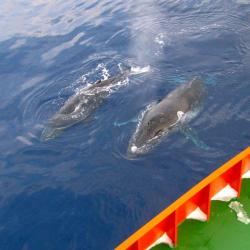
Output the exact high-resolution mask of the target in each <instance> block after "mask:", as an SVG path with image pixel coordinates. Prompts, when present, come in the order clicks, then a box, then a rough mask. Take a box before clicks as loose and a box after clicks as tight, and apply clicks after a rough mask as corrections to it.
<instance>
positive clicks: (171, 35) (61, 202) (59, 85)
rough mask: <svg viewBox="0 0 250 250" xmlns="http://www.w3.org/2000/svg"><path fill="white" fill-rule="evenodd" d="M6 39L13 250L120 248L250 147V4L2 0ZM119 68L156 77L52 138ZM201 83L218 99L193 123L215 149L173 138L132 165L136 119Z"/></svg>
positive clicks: (6, 188)
mask: <svg viewBox="0 0 250 250" xmlns="http://www.w3.org/2000/svg"><path fill="white" fill-rule="evenodd" d="M0 31H1V32H0V79H1V81H0V84H1V85H0V86H1V95H0V139H1V141H0V197H1V199H0V249H1V250H7V249H8V250H19V249H20V250H21V249H22V250H34V249H36V250H64V249H65V250H66V249H67V250H68V249H70V250H71V249H74V250H78V249H79V250H80V249H81V250H85V249H86V250H90V249H103V250H106V249H107V250H110V249H112V248H114V247H115V246H116V245H117V244H119V243H120V242H121V241H122V240H124V239H125V238H126V237H127V236H129V235H130V234H131V233H132V232H134V231H135V230H136V229H138V228H139V227H140V226H142V225H143V224H144V223H145V222H146V221H147V220H149V219H150V218H152V217H153V216H154V215H155V214H156V213H157V212H159V211H160V210H161V209H163V208H164V207H166V206H167V205H169V204H170V203H171V202H173V201H174V200H175V199H176V198H177V197H178V196H179V195H181V194H182V193H183V192H185V191H186V190H187V189H188V188H190V187H191V186H192V185H194V184H195V183H197V182H198V181H199V180H201V179H202V178H203V177H205V176H206V175H207V174H208V173H210V172H211V171H212V170H214V169H215V168H216V167H218V166H219V165H220V164H222V163H223V162H224V161H226V160H227V159H229V158H230V157H231V156H233V155H234V154H236V153H238V152H239V151H241V150H242V149H244V148H245V147H246V146H248V145H249V141H250V70H249V68H250V2H249V0H233V1H230V0H227V1H221V0H218V1H214V0H213V1H212V0H208V1H196V0H192V1H182V0H171V1H153V0H152V1H144V0H138V1H130V0H129V1H122V0H116V1H111V0H103V1H90V0H88V1H86V0H85V1H83V0H70V1H49V0H40V1H28V0H24V1H8V0H2V1H1V3H0ZM119 63H122V64H124V65H133V66H140V67H143V66H146V65H150V67H151V70H150V72H148V73H145V74H141V75H137V76H130V77H129V84H127V85H126V86H124V87H122V88H120V89H119V90H118V91H117V92H116V93H114V94H112V95H111V96H109V97H108V99H107V100H106V101H105V103H104V104H103V105H102V106H101V107H100V108H99V109H98V110H97V111H96V112H95V114H94V115H93V117H92V118H91V119H90V120H89V121H87V122H86V123H81V124H78V125H75V126H73V127H71V128H69V129H68V130H66V131H65V132H64V133H62V134H61V136H60V137H58V138H56V139H54V140H51V141H48V142H42V141H41V140H40V136H41V132H42V130H43V127H44V124H45V123H46V122H47V120H48V119H49V118H50V117H51V116H52V115H53V114H54V113H55V112H56V111H57V110H58V109H59V108H60V107H61V106H62V104H63V103H64V102H65V100H67V98H68V97H69V96H70V95H72V94H73V93H74V92H75V91H76V90H77V89H79V88H81V87H84V86H86V84H88V83H91V82H93V81H95V80H97V79H99V78H103V76H104V75H105V72H106V73H107V72H108V73H109V75H111V76H112V75H114V74H116V73H117V72H119V69H118V64H119ZM194 75H199V76H201V77H202V79H203V80H204V82H205V83H206V87H207V92H208V97H207V99H206V101H205V103H204V108H203V110H202V112H201V113H200V114H199V116H198V117H197V118H196V119H195V120H193V121H192V123H191V124H190V126H191V127H192V128H193V129H194V130H195V131H196V133H197V134H198V136H199V138H200V139H201V140H202V141H203V142H205V143H206V144H207V145H209V147H210V149H209V150H204V149H202V148H199V147H197V146H196V145H195V144H194V143H192V142H191V141H190V140H187V139H186V138H185V137H184V136H183V135H182V134H181V133H175V134H172V135H171V136H169V137H167V138H165V139H164V140H163V141H162V143H161V144H160V145H158V146H157V147H156V148H155V149H154V150H153V151H151V152H149V153H148V154H146V155H144V156H141V157H139V158H138V159H137V160H128V159H127V158H126V150H127V146H128V142H129V139H130V137H131V135H132V134H133V132H134V131H135V127H136V123H134V122H127V121H132V120H133V119H135V118H136V117H137V116H138V114H139V113H140V112H141V111H142V110H143V109H145V107H146V106H147V105H148V104H150V103H152V101H155V100H158V99H160V98H162V97H164V96H165V95H166V94H167V93H168V92H169V91H170V90H172V89H174V88H175V87H177V86H178V85H179V84H180V83H181V82H183V81H185V80H186V79H190V78H191V77H192V76H194ZM117 123H120V124H122V125H121V126H117Z"/></svg>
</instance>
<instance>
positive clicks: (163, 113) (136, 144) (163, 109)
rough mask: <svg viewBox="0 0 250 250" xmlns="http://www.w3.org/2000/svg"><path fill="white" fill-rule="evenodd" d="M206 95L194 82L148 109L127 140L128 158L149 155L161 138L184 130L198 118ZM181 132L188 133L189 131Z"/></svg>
mask: <svg viewBox="0 0 250 250" xmlns="http://www.w3.org/2000/svg"><path fill="white" fill-rule="evenodd" d="M205 93H206V91H205V88H204V85H203V83H202V81H201V80H200V79H199V78H193V79H192V80H191V81H189V82H187V83H184V84H182V85H180V86H178V87H177V88H176V89H175V90H173V91H172V92H170V93H169V94H168V95H167V96H166V97H165V98H164V99H163V100H161V101H160V102H158V103H155V104H152V105H150V106H149V107H147V109H146V110H145V111H144V112H142V114H141V118H140V119H139V123H138V125H137V128H136V131H135V133H134V135H133V136H132V138H131V139H130V142H129V147H128V154H129V155H132V156H134V155H137V154H142V153H145V152H148V151H149V150H150V149H151V148H152V147H153V145H155V144H157V143H158V142H160V139H161V138H162V137H163V136H164V135H167V134H168V133H169V132H171V131H173V130H176V129H178V128H185V125H186V124H187V123H188V122H189V121H190V120H191V119H193V118H194V117H195V116H196V115H197V113H198V111H199V109H200V106H201V103H202V101H203V99H204V96H205ZM183 131H186V132H188V131H189V132H190V130H189V129H183Z"/></svg>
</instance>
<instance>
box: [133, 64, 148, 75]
mask: <svg viewBox="0 0 250 250" xmlns="http://www.w3.org/2000/svg"><path fill="white" fill-rule="evenodd" d="M149 71H150V65H147V66H145V67H139V66H132V67H131V73H130V74H131V75H138V74H143V73H147V72H149Z"/></svg>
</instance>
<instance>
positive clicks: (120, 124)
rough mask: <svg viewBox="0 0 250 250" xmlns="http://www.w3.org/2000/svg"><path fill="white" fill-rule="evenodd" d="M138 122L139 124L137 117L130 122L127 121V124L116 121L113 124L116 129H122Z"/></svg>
mask: <svg viewBox="0 0 250 250" xmlns="http://www.w3.org/2000/svg"><path fill="white" fill-rule="evenodd" d="M137 122H138V118H137V117H136V118H132V119H130V120H128V121H125V122H117V121H115V122H114V123H113V124H114V126H115V127H121V126H125V125H127V124H129V123H137Z"/></svg>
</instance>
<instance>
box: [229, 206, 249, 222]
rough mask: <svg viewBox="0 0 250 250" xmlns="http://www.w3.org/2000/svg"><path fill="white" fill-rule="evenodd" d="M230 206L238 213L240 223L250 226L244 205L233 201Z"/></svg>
mask: <svg viewBox="0 0 250 250" xmlns="http://www.w3.org/2000/svg"><path fill="white" fill-rule="evenodd" d="M228 206H229V207H230V208H231V209H232V210H233V211H234V212H235V213H236V215H237V220H238V221H240V222H242V223H244V224H246V225H248V224H250V218H249V217H248V215H247V212H246V210H245V209H244V206H243V204H241V203H240V202H238V201H232V202H230V204H229V205H228Z"/></svg>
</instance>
